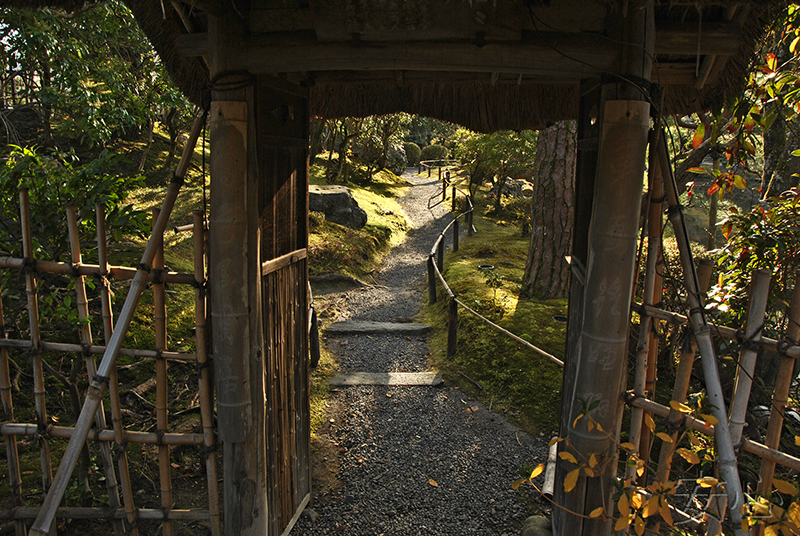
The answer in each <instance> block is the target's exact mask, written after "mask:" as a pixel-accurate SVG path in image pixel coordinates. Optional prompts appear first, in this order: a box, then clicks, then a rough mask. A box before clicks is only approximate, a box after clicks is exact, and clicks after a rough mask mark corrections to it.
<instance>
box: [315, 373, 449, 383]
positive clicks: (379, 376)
mask: <svg viewBox="0 0 800 536" xmlns="http://www.w3.org/2000/svg"><path fill="white" fill-rule="evenodd" d="M441 383H442V375H441V373H439V372H350V373H348V374H337V375H336V376H334V377H333V379H332V380H331V385H430V386H436V385H441Z"/></svg>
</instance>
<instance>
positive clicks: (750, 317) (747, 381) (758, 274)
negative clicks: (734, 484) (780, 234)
mask: <svg viewBox="0 0 800 536" xmlns="http://www.w3.org/2000/svg"><path fill="white" fill-rule="evenodd" d="M771 275H772V274H771V272H770V271H769V270H765V269H760V270H755V271H754V272H753V278H752V281H751V282H750V303H749V304H748V306H747V320H746V322H745V328H744V341H743V342H742V343H741V348H742V349H741V351H740V352H739V366H738V367H737V369H736V381H735V383H734V387H733V396H732V397H731V410H730V418H729V427H730V434H731V442H732V443H733V444H734V445H738V444H739V442H740V441H741V440H742V431H743V430H744V425H745V415H746V414H747V404H748V402H749V401H750V390H751V388H752V386H753V373H754V372H755V369H756V357H757V356H758V349H759V348H758V342H759V341H761V332H762V329H763V327H764V313H765V311H766V309H767V296H768V295H769V280H770V277H771ZM727 502H728V501H727V496H726V495H723V494H712V496H711V499H710V500H709V510H711V511H713V512H717V513H718V514H719V517H720V519H717V518H716V517H709V519H708V532H707V534H709V536H711V535H714V534H719V533H721V532H722V526H721V521H722V520H723V519H724V518H725V510H726V508H727Z"/></svg>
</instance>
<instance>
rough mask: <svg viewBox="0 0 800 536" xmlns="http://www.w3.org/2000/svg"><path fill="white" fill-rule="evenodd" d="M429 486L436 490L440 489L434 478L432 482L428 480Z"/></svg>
mask: <svg viewBox="0 0 800 536" xmlns="http://www.w3.org/2000/svg"><path fill="white" fill-rule="evenodd" d="M428 484H430V485H431V486H433V487H434V488H438V487H439V484H438V483H437V482H436V481H435V480H434V479H432V478H431V479H430V480H428Z"/></svg>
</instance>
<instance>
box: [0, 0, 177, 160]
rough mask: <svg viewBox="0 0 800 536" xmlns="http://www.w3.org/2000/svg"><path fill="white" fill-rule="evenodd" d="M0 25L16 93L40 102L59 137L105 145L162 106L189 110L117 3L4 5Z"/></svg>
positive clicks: (160, 112)
mask: <svg viewBox="0 0 800 536" xmlns="http://www.w3.org/2000/svg"><path fill="white" fill-rule="evenodd" d="M0 28H2V30H3V34H4V39H3V45H4V48H5V55H4V56H3V61H2V63H3V65H2V67H3V69H4V71H5V72H9V71H10V72H13V73H14V74H16V75H17V77H18V78H17V82H18V84H19V82H23V84H19V87H18V93H17V97H18V98H19V99H23V100H24V101H25V102H27V103H34V104H38V105H39V106H41V107H42V109H43V110H44V116H45V122H46V123H47V124H46V128H48V129H49V128H50V122H51V119H52V126H53V127H54V129H55V133H56V134H58V135H61V136H65V137H68V138H72V139H76V140H79V141H80V142H81V143H85V144H89V145H94V144H107V143H109V142H110V141H112V140H115V139H117V138H120V137H126V136H127V137H129V136H135V135H138V134H139V133H140V129H141V128H142V127H143V126H145V125H148V124H151V123H152V122H153V121H155V120H157V119H159V118H163V117H166V115H167V114H168V113H169V110H182V111H183V110H188V109H189V105H188V102H187V101H186V99H185V98H184V97H183V96H182V94H181V93H180V92H179V91H178V90H177V89H176V88H175V86H174V85H173V84H172V82H171V81H170V80H169V78H168V77H167V75H166V72H165V70H164V68H163V65H162V63H161V60H160V59H159V58H158V56H156V54H155V51H154V50H153V49H152V47H151V45H150V43H149V41H148V40H147V38H146V37H145V36H144V34H143V33H142V31H141V30H140V29H139V27H138V25H137V24H136V22H135V21H134V19H133V15H132V14H131V13H130V11H129V10H128V8H127V7H125V5H124V4H123V3H122V2H120V1H116V0H112V1H109V2H105V3H99V4H95V5H94V6H92V8H91V9H86V10H84V11H82V12H80V13H78V14H75V15H74V16H69V17H67V16H65V15H64V14H63V13H59V12H56V11H53V10H48V9H44V10H38V11H25V10H11V9H3V10H0ZM34 81H38V83H34ZM51 114H52V116H51ZM179 115H180V114H179ZM174 117H175V113H174V112H173V120H174ZM162 120H163V119H162ZM164 121H165V120H164Z"/></svg>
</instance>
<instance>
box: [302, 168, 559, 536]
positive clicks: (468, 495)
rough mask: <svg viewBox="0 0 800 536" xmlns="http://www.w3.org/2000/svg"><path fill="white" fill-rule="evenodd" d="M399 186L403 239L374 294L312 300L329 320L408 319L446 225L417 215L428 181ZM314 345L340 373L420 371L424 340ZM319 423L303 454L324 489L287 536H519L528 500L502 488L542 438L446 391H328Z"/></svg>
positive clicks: (424, 211)
mask: <svg viewBox="0 0 800 536" xmlns="http://www.w3.org/2000/svg"><path fill="white" fill-rule="evenodd" d="M404 177H405V178H407V179H408V180H409V181H411V182H412V183H413V185H414V186H413V187H412V188H410V190H409V193H408V195H407V196H406V197H405V198H403V199H402V200H401V201H400V202H401V204H402V205H403V208H404V209H405V211H406V213H407V214H408V216H409V218H410V219H411V221H412V223H413V227H414V228H413V230H412V231H411V232H410V233H409V237H408V239H407V240H406V241H405V242H404V243H403V244H402V245H400V246H398V247H397V248H395V249H394V250H393V251H392V252H391V253H390V254H389V256H388V257H387V258H386V260H385V261H384V264H383V266H382V267H381V269H380V270H379V271H376V273H375V274H374V276H375V279H376V281H377V283H379V286H373V287H365V288H360V289H354V290H351V291H349V292H345V293H340V294H335V295H328V296H324V297H321V298H318V299H322V300H336V301H337V302H339V305H338V314H337V317H336V320H375V321H387V322H392V321H395V322H396V321H408V319H409V318H410V317H413V316H414V315H415V314H416V313H417V312H418V310H419V306H420V299H421V296H422V292H423V290H424V283H425V277H426V267H425V261H426V255H427V252H428V251H430V248H431V246H432V245H433V242H434V240H435V238H436V235H437V234H438V232H439V231H440V230H441V229H442V228H444V226H445V225H447V223H448V222H449V217H448V216H447V207H445V206H443V205H439V206H438V207H435V208H434V210H433V211H429V210H428V199H429V198H430V197H431V196H432V195H435V194H436V192H440V191H441V189H440V188H441V187H440V186H439V185H438V183H437V182H436V181H435V180H434V179H433V178H427V177H422V176H419V175H414V174H411V173H407V174H406V175H404ZM326 342H327V345H328V348H330V349H331V350H332V351H333V352H334V354H335V355H336V356H337V358H338V359H339V361H340V363H339V368H340V369H341V370H342V371H343V372H349V371H361V372H385V371H392V372H396V371H408V372H415V371H422V370H426V368H427V354H428V346H427V343H426V341H425V340H424V338H418V337H405V336H402V337H397V336H372V337H367V336H348V337H338V338H328V340H327V341H326ZM326 417H327V420H326V421H325V423H324V425H323V426H322V427H321V429H320V430H318V433H317V434H318V437H317V442H316V443H317V445H316V447H315V448H318V449H321V451H323V452H325V453H327V454H328V456H326V457H325V458H324V459H323V460H322V461H321V462H322V463H324V464H329V468H330V471H329V472H333V474H334V476H335V482H333V483H331V482H327V483H326V484H324V485H322V486H319V485H318V486H317V487H318V488H319V489H315V490H314V497H313V499H312V502H311V504H310V505H309V507H308V508H307V509H306V513H305V514H304V515H303V516H302V517H301V518H300V520H299V521H298V523H297V525H296V526H295V528H294V529H293V530H292V534H304V535H305V534H307V535H330V534H347V535H364V536H367V535H368V536H373V535H381V534H385V535H417V534H426V535H461V534H482V535H509V536H510V535H512V534H513V535H516V534H519V527H520V525H521V524H522V521H524V519H525V518H526V517H527V514H528V510H529V508H528V506H527V504H526V497H527V498H529V497H530V496H529V495H526V494H524V493H523V492H520V491H513V490H512V489H511V483H512V482H513V481H514V480H516V479H517V478H518V474H519V473H518V468H520V467H522V466H524V465H525V464H526V463H530V464H534V465H535V464H537V463H540V462H541V461H544V460H545V459H546V457H547V446H546V443H545V440H544V439H543V438H530V437H528V436H527V435H526V434H524V433H523V432H521V431H519V430H517V429H516V428H515V427H513V426H512V425H510V424H509V423H507V422H506V421H505V420H504V419H503V418H502V417H500V416H499V415H497V414H495V413H493V412H491V411H489V410H488V408H486V407H484V406H483V405H482V404H480V403H478V402H477V401H475V400H473V399H471V398H470V397H469V396H468V395H467V394H466V393H463V392H461V391H460V390H459V389H458V388H456V387H451V386H448V385H445V386H444V387H440V388H432V387H384V386H356V387H346V388H342V389H334V390H333V391H332V392H331V395H330V398H329V400H328V412H327V415H326ZM318 463H319V462H318Z"/></svg>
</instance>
